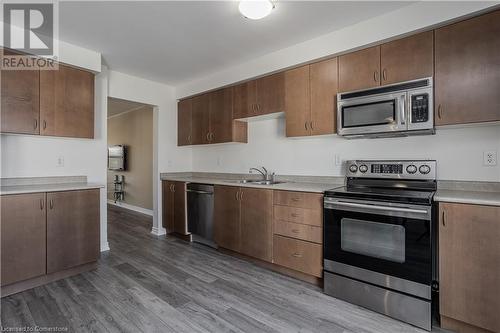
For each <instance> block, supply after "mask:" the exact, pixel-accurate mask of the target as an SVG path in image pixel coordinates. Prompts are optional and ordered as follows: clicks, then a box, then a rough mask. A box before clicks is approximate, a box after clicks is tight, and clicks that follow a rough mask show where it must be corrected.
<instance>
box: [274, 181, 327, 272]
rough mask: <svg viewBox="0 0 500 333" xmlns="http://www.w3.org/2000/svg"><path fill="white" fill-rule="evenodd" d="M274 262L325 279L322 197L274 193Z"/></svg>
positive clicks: (284, 192)
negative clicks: (323, 274) (323, 271)
mask: <svg viewBox="0 0 500 333" xmlns="http://www.w3.org/2000/svg"><path fill="white" fill-rule="evenodd" d="M273 210H274V235H273V252H274V263H275V264H278V265H280V266H284V267H287V268H291V269H293V270H296V271H299V272H302V273H305V274H309V275H313V276H316V277H321V276H322V270H323V265H322V262H323V252H322V250H323V249H322V244H323V195H322V194H317V193H305V192H291V191H274V206H273Z"/></svg>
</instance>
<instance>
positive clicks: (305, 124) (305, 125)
mask: <svg viewBox="0 0 500 333" xmlns="http://www.w3.org/2000/svg"><path fill="white" fill-rule="evenodd" d="M304 127H305V128H306V131H307V121H306V122H305V123H304Z"/></svg>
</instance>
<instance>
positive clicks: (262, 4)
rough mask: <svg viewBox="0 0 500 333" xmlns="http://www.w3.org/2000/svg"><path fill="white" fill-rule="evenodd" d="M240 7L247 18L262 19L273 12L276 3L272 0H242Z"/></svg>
mask: <svg viewBox="0 0 500 333" xmlns="http://www.w3.org/2000/svg"><path fill="white" fill-rule="evenodd" d="M238 9H239V10H240V13H241V15H243V16H245V17H246V18H249V19H251V20H260V19H261V18H264V17H266V16H267V15H269V14H271V11H272V10H273V9H274V4H273V2H272V1H270V0H241V1H240V4H239V6H238Z"/></svg>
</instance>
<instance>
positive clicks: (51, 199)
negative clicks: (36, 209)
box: [47, 189, 100, 273]
mask: <svg viewBox="0 0 500 333" xmlns="http://www.w3.org/2000/svg"><path fill="white" fill-rule="evenodd" d="M99 206H100V203H99V190H98V189H96V190H84V191H67V192H51V193H47V273H53V272H57V271H61V270H64V269H68V268H71V267H75V266H78V265H82V264H86V263H89V262H92V261H96V260H97V258H98V257H99V251H100V250H99V242H100V223H99V222H100V221H99Z"/></svg>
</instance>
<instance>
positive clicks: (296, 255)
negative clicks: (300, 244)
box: [292, 252, 302, 258]
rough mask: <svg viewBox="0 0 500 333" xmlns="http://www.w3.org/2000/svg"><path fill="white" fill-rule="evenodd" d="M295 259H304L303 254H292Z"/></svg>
mask: <svg viewBox="0 0 500 333" xmlns="http://www.w3.org/2000/svg"><path fill="white" fill-rule="evenodd" d="M292 256H293V257H295V258H302V254H301V253H297V252H295V253H294V254H292Z"/></svg>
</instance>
